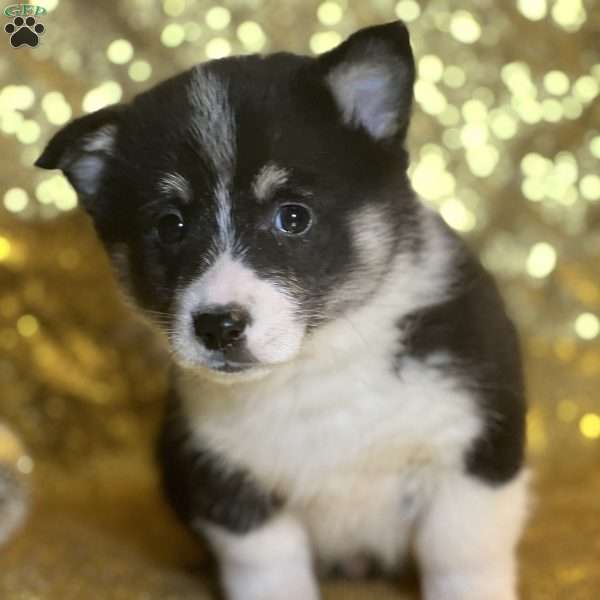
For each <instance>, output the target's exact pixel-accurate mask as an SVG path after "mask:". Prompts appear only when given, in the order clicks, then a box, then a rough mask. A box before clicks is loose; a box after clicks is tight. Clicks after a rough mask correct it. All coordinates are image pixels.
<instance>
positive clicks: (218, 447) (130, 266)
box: [37, 23, 527, 600]
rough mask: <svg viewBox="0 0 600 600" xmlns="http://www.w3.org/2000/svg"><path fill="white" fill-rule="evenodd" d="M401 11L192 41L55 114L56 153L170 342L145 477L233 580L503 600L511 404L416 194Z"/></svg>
mask: <svg viewBox="0 0 600 600" xmlns="http://www.w3.org/2000/svg"><path fill="white" fill-rule="evenodd" d="M414 76H415V69H414V63H413V57H412V52H411V48H410V44H409V37H408V33H407V31H406V29H405V27H404V26H403V25H402V24H400V23H391V24H387V25H382V26H377V27H370V28H368V29H363V30H361V31H359V32H358V33H355V34H354V35H352V36H351V37H350V38H349V39H348V40H347V41H346V42H344V43H343V44H341V45H340V46H339V47H337V48H335V49H334V50H332V51H330V52H328V53H326V54H323V55H321V56H320V57H318V58H309V57H305V56H296V55H293V54H287V53H279V54H273V55H270V56H244V57H236V58H227V59H223V60H216V61H211V62H208V63H206V64H202V65H199V66H197V67H195V68H193V69H191V70H189V71H187V72H185V73H182V74H180V75H177V76H176V77H174V78H172V79H169V80H168V81H165V82H163V83H161V84H160V85H158V86H156V87H154V88H153V89H151V90H150V91H148V92H146V93H144V94H141V95H139V96H137V97H136V98H135V99H134V100H133V101H132V102H131V103H130V104H124V105H118V106H113V107H109V108H105V109H103V110H100V111H98V112H96V113H94V114H91V115H88V116H85V117H83V118H80V119H78V120H76V121H74V122H73V123H71V124H69V125H67V126H66V127H65V128H64V129H63V130H62V131H60V132H59V133H58V134H57V135H56V136H55V137H54V139H52V141H51V142H50V143H49V145H48V147H47V148H46V150H45V152H44V153H43V155H42V156H41V157H40V159H39V160H38V162H37V165H38V166H40V167H43V168H59V169H62V170H63V171H64V172H65V174H66V175H67V177H68V178H69V180H70V181H71V183H72V184H73V186H74V187H75V189H76V190H77V191H78V193H79V197H80V199H81V202H82V204H83V206H84V207H85V208H86V209H87V210H88V211H89V213H90V214H91V216H92V218H93V221H94V224H95V226H96V229H97V231H98V234H99V237H100V239H101V240H102V242H103V243H104V244H105V246H106V248H107V250H108V252H109V254H110V255H111V256H112V258H113V260H114V263H115V265H116V267H117V269H118V271H119V273H120V275H121V277H122V279H123V281H124V283H125V284H126V286H127V289H128V290H129V293H130V295H131V296H132V297H133V298H134V299H135V301H136V303H137V305H138V306H139V307H140V310H141V311H142V312H143V313H144V314H146V315H148V316H149V317H150V318H151V320H152V321H153V322H154V323H155V324H156V325H157V326H158V329H159V330H160V331H161V332H162V333H163V334H164V337H165V339H167V340H168V343H169V345H170V348H171V350H172V354H173V357H174V363H175V367H174V377H173V391H172V398H171V403H170V411H169V416H168V418H167V419H166V422H165V426H164V431H163V434H162V438H161V444H160V456H161V463H162V467H163V475H164V486H165V490H166V493H167V495H168V496H169V498H170V500H171V501H172V503H173V505H174V508H175V510H176V511H177V513H178V514H179V516H180V517H181V518H182V519H183V520H184V521H185V522H186V523H187V524H188V525H189V527H191V528H192V529H193V530H194V531H196V532H198V533H199V534H201V535H203V536H204V537H206V538H207V539H208V540H209V542H210V544H211V546H212V549H213V550H214V552H215V554H216V556H217V558H218V561H219V564H220V569H221V575H222V581H223V586H224V590H225V592H226V596H227V598H229V599H230V600H282V599H286V600H314V599H316V598H318V596H319V592H318V586H317V583H316V578H315V575H314V573H315V572H317V571H319V572H320V571H321V569H323V570H324V571H325V572H326V571H327V570H328V569H341V570H342V572H345V573H347V574H349V575H354V576H360V575H361V574H362V573H363V572H364V571H365V570H366V567H367V565H368V562H369V561H370V562H373V563H375V564H376V565H377V566H378V567H380V569H381V570H382V571H383V572H385V573H390V574H393V573H394V572H396V571H397V570H398V569H399V568H400V566H401V565H402V564H403V563H404V561H405V559H406V557H407V556H408V555H409V554H412V555H413V556H414V557H416V559H417V561H418V564H419V565H420V569H421V573H422V578H423V590H424V597H425V598H426V599H427V600H514V599H515V598H516V582H515V579H516V565H515V546H516V544H517V541H518V538H519V535H520V533H521V530H522V527H523V523H524V520H525V515H526V504H527V502H526V479H527V477H526V473H525V471H524V467H523V447H524V415H525V401H524V392H523V382H522V374H521V365H520V356H519V348H518V343H517V339H516V336H515V332H514V329H513V326H512V325H511V323H510V321H509V319H508V318H507V316H506V314H505V311H504V308H503V305H502V302H501V300H500V298H499V295H498V292H497V290H496V287H495V285H494V283H493V282H492V280H491V279H490V277H489V276H488V275H487V274H486V273H485V272H484V271H483V270H482V268H481V267H480V266H479V264H478V262H477V261H476V260H475V259H474V258H473V257H472V256H471V255H470V254H469V253H468V252H467V250H466V249H465V247H464V246H463V244H462V243H461V241H459V239H457V238H456V237H455V236H454V235H453V234H452V232H451V231H450V230H449V229H448V228H447V227H446V226H445V225H444V224H443V222H442V221H441V220H440V219H439V218H438V217H437V216H436V215H435V214H434V213H432V212H431V211H430V210H427V209H426V208H425V207H424V206H422V204H421V203H420V202H419V200H418V199H417V198H416V197H415V195H414V193H413V191H412V190H411V187H410V184H409V181H408V178H407V174H406V169H407V165H408V157H407V152H406V150H405V138H406V134H407V129H408V125H409V119H410V112H411V103H412V87H413V81H414Z"/></svg>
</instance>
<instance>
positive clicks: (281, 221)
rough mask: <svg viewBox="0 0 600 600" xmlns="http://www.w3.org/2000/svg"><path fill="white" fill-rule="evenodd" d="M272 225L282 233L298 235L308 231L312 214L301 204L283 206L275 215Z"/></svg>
mask: <svg viewBox="0 0 600 600" xmlns="http://www.w3.org/2000/svg"><path fill="white" fill-rule="evenodd" d="M274 224H275V227H276V228H277V229H279V231H282V232H283V233H287V234H288V235H300V234H301V233H305V232H307V231H308V230H309V229H310V226H311V225H312V214H311V212H310V210H309V209H308V207H306V206H303V205H302V204H284V205H283V206H281V207H279V210H278V211H277V212H276V213H275V219H274Z"/></svg>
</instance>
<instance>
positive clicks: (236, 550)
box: [199, 515, 319, 600]
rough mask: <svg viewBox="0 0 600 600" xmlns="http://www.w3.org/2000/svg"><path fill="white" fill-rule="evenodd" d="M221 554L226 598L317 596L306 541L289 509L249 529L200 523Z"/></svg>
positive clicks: (307, 599)
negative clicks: (234, 531)
mask: <svg viewBox="0 0 600 600" xmlns="http://www.w3.org/2000/svg"><path fill="white" fill-rule="evenodd" d="M199 525H200V527H201V529H202V530H203V531H204V533H205V534H206V535H207V536H208V538H209V540H210V542H211V544H212V546H213V548H214V550H215V552H216V554H217V557H218V558H219V567H220V569H221V578H222V580H223V587H224V589H225V592H226V594H227V598H228V600H282V598H284V597H285V599H286V600H317V599H318V597H319V593H318V588H317V585H316V581H315V578H314V576H313V573H312V565H311V556H310V546H309V543H308V539H307V536H306V533H305V531H304V529H303V527H302V526H301V524H300V523H299V522H298V521H297V519H295V518H294V517H293V516H292V515H283V516H280V517H278V518H275V519H273V520H272V521H270V522H269V523H267V524H266V525H264V526H263V527H261V528H259V529H257V530H255V531H253V532H252V533H250V534H247V535H235V534H232V533H228V532H226V531H224V530H223V529H221V528H218V527H214V526H212V525H209V524H206V523H200V524H199Z"/></svg>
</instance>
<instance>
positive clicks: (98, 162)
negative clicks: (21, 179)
mask: <svg viewBox="0 0 600 600" xmlns="http://www.w3.org/2000/svg"><path fill="white" fill-rule="evenodd" d="M125 108H126V107H125V105H123V104H115V105H113V106H109V107H107V108H103V109H101V110H99V111H97V112H94V113H92V114H89V115H86V116H84V117H80V118H79V119H75V120H74V121H72V122H71V123H69V124H68V125H67V126H66V127H63V128H62V129H61V130H60V131H59V132H58V133H56V134H55V135H54V137H53V138H52V139H51V140H50V142H49V143H48V145H47V146H46V149H45V150H44V152H43V153H42V155H41V156H40V157H39V158H38V159H37V161H36V162H35V165H36V167H41V168H42V169H61V170H62V171H63V173H64V174H65V176H66V177H67V179H68V180H69V181H70V183H71V185H72V186H73V187H74V188H75V190H76V191H77V193H78V195H79V196H80V197H81V199H82V200H83V203H84V205H85V204H86V200H87V199H90V198H92V197H93V196H94V195H95V194H96V192H97V191H98V189H99V187H100V182H101V180H102V175H103V173H104V170H105V167H106V164H107V162H108V160H109V159H110V157H111V156H113V154H114V149H115V142H116V137H117V132H118V130H119V125H120V123H121V122H122V118H123V113H124V111H125Z"/></svg>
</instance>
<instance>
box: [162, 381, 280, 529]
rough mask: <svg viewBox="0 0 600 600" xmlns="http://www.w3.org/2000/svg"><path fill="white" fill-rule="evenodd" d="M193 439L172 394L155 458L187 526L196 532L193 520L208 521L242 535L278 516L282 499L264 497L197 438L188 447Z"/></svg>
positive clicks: (166, 490) (243, 474) (242, 473)
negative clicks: (180, 415)
mask: <svg viewBox="0 0 600 600" xmlns="http://www.w3.org/2000/svg"><path fill="white" fill-rule="evenodd" d="M189 435H190V434H189V431H188V429H187V427H186V424H185V423H184V421H183V419H181V418H180V417H179V415H178V400H177V395H176V393H175V391H174V390H172V391H171V392H170V398H169V402H168V408H167V416H166V418H165V420H164V424H163V429H162V432H161V435H160V438H159V443H158V452H157V457H158V462H159V466H160V469H161V474H162V486H163V490H164V493H165V495H166V497H167V498H168V500H169V502H170V503H171V505H172V506H173V508H174V510H175V513H176V514H177V516H178V517H179V519H180V520H181V521H182V523H183V524H184V525H186V526H188V527H190V528H191V529H192V530H194V531H195V532H196V533H198V532H199V527H198V524H196V525H195V526H194V521H196V520H205V521H209V522H211V523H213V524H216V525H221V526H222V527H224V528H226V529H227V530H229V531H231V532H234V533H238V534H243V533H246V532H248V531H250V530H251V529H254V528H256V527H259V526H260V525H262V523H264V522H265V521H266V520H267V519H269V518H270V517H271V516H272V515H273V513H274V512H276V510H277V507H278V505H279V504H280V500H279V499H277V498H274V497H273V496H272V495H270V494H267V493H265V492H263V491H262V490H261V489H260V486H259V485H258V484H257V483H256V482H255V481H254V480H253V479H252V478H251V477H250V475H249V474H248V473H246V472H245V471H244V470H242V469H239V468H236V467H235V466H234V465H231V464H230V463H228V462H227V461H223V460H222V459H221V458H220V457H219V456H217V455H216V454H215V453H214V452H212V451H210V450H208V449H206V448H201V445H200V443H199V442H198V440H197V439H196V438H194V443H193V444H190V439H189ZM192 446H193V447H192Z"/></svg>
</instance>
